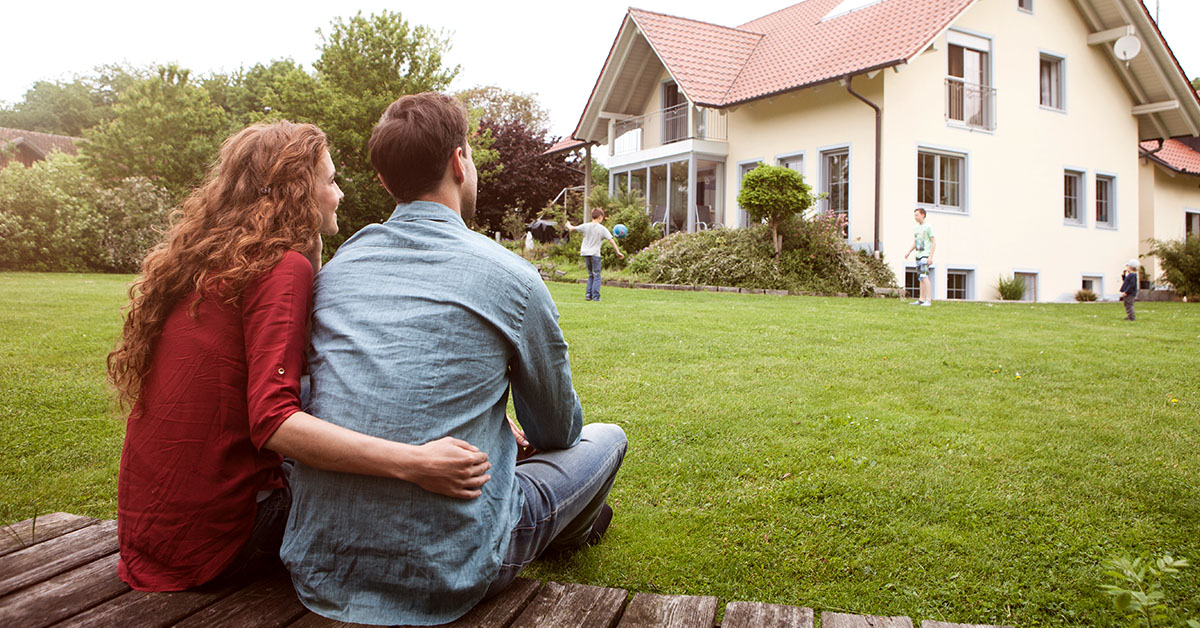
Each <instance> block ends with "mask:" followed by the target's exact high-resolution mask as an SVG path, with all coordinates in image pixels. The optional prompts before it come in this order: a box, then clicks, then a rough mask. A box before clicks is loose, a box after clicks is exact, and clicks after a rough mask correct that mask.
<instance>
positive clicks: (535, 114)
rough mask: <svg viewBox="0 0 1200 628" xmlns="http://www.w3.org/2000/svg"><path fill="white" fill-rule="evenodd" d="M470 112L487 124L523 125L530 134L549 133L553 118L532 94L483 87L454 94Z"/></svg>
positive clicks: (491, 86)
mask: <svg viewBox="0 0 1200 628" xmlns="http://www.w3.org/2000/svg"><path fill="white" fill-rule="evenodd" d="M454 96H455V97H456V98H458V99H459V100H460V101H462V103H463V104H464V105H466V106H467V108H468V109H472V110H474V109H478V110H479V111H480V112H481V117H482V118H483V119H484V120H491V121H492V122H499V123H507V122H520V123H522V124H524V125H525V126H526V127H527V128H528V129H529V130H530V131H533V132H538V131H549V130H550V114H549V113H547V112H546V110H545V109H543V108H542V106H541V105H540V104H539V103H538V101H537V97H536V96H534V95H533V94H522V93H518V92H510V91H508V90H506V89H504V88H501V87H497V86H495V85H481V86H479V87H472V88H470V89H464V90H462V91H459V92H456V93H455V94H454Z"/></svg>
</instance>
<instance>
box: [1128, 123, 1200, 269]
mask: <svg viewBox="0 0 1200 628" xmlns="http://www.w3.org/2000/svg"><path fill="white" fill-rule="evenodd" d="M1141 150H1142V155H1143V157H1144V158H1143V159H1142V167H1141V172H1140V176H1141V179H1140V181H1139V184H1138V190H1139V193H1140V194H1141V197H1140V198H1139V199H1138V206H1139V207H1140V208H1141V217H1140V221H1139V231H1140V233H1141V235H1142V236H1143V240H1142V243H1141V249H1140V253H1142V254H1145V253H1146V252H1147V251H1148V250H1149V249H1150V244H1149V243H1148V242H1147V240H1148V239H1149V238H1153V239H1155V240H1178V239H1180V238H1183V237H1184V236H1185V235H1186V236H1198V237H1200V138H1196V137H1180V138H1174V139H1169V140H1166V141H1162V140H1151V141H1147V142H1142V143H1141ZM1145 266H1146V271H1147V272H1149V273H1150V276H1151V277H1157V276H1158V272H1157V271H1158V270H1159V269H1158V268H1157V264H1156V260H1155V259H1154V258H1153V257H1147V258H1145Z"/></svg>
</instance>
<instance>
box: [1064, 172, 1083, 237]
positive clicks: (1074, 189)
mask: <svg viewBox="0 0 1200 628" xmlns="http://www.w3.org/2000/svg"><path fill="white" fill-rule="evenodd" d="M1082 204H1083V173H1082V172H1076V171H1074V170H1067V171H1066V172H1064V173H1063V222H1065V223H1066V224H1069V225H1082V224H1083V213H1082V212H1080V211H1079V208H1080V206H1081V205H1082Z"/></svg>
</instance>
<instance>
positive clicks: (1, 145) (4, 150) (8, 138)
mask: <svg viewBox="0 0 1200 628" xmlns="http://www.w3.org/2000/svg"><path fill="white" fill-rule="evenodd" d="M81 141H83V139H82V138H78V137H69V136H66V135H52V134H50V133H39V132H37V131H26V130H24V129H9V128H5V127H0V168H3V167H5V166H7V165H8V163H9V162H10V161H19V162H21V163H23V164H25V165H26V166H30V165H33V162H35V161H39V160H42V159H45V158H46V156H47V155H49V154H50V153H52V152H54V151H60V152H63V153H66V154H68V155H75V154H78V152H79V151H78V149H77V148H76V143H77V142H81Z"/></svg>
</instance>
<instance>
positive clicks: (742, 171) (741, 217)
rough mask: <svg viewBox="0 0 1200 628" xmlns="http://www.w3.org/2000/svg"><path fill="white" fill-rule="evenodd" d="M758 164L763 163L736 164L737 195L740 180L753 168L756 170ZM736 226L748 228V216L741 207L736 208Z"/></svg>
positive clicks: (748, 160)
mask: <svg viewBox="0 0 1200 628" xmlns="http://www.w3.org/2000/svg"><path fill="white" fill-rule="evenodd" d="M760 163H763V160H762V159H747V160H745V161H739V162H737V167H738V169H737V173H738V185H737V189H738V194H739V195H740V194H741V192H742V179H744V178H746V173H747V172H750V171H751V170H754V168H757V167H758V164H760ZM746 166H753V168H747V167H746ZM734 201H735V202H736V201H737V197H734ZM737 226H738V227H739V228H745V227H749V226H750V214H747V213H746V210H744V209H742V207H741V205H739V206H738V224H737Z"/></svg>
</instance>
